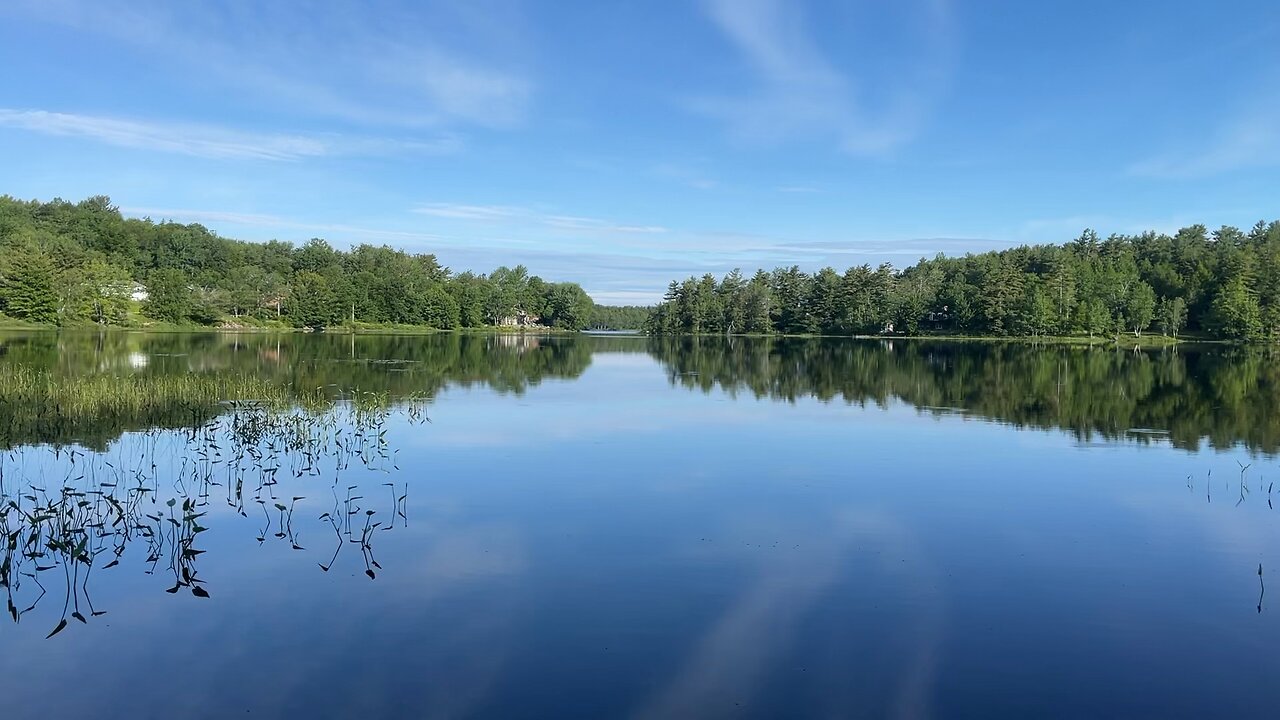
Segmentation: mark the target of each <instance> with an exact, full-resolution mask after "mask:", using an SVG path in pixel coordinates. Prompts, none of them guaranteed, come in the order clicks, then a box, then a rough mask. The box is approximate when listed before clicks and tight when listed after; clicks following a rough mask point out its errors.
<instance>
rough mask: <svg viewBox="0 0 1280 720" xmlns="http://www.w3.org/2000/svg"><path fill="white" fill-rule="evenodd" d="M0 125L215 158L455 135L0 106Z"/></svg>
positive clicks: (364, 150)
mask: <svg viewBox="0 0 1280 720" xmlns="http://www.w3.org/2000/svg"><path fill="white" fill-rule="evenodd" d="M0 127H3V128H11V129H15V130H24V131H28V132H35V133H40V134H44V135H55V136H61V137H80V138H86V139H90V140H96V141H98V142H102V143H106V144H108V145H115V146H118V147H126V148H134V149H140V150H154V151H159V152H169V153H179V154H182V155H193V156H196V157H205V158H218V159H247V160H276V161H281V160H285V161H288V160H302V159H304V158H312V157H323V156H332V155H381V154H387V153H401V152H417V153H423V154H438V153H448V152H453V151H455V150H457V149H458V147H459V141H458V140H457V139H456V138H453V137H450V136H440V137H438V138H435V139H431V140H393V139H387V138H369V137H351V136H343V135H337V134H325V135H289V134H276V133H253V132H244V131H240V130H235V129H231V128H226V127H220V126H216V125H206V124H195V123H181V122H178V123H173V122H156V121H146V120H134V119H125V118H113V117H104V116H100V115H79V114H73V113H61V112H50V111H47V110H16V109H6V108H0Z"/></svg>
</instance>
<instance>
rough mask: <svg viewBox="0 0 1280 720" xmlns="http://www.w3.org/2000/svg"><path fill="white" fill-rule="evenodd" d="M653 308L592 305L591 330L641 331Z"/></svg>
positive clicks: (645, 306)
mask: <svg viewBox="0 0 1280 720" xmlns="http://www.w3.org/2000/svg"><path fill="white" fill-rule="evenodd" d="M651 312H653V307H652V306H648V305H593V306H592V308H591V322H590V323H589V327H590V328H591V329H593V330H642V329H644V327H645V323H646V321H647V320H648V319H649V313H651Z"/></svg>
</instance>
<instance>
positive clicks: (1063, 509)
mask: <svg viewBox="0 0 1280 720" xmlns="http://www.w3.org/2000/svg"><path fill="white" fill-rule="evenodd" d="M1277 401H1280V364H1278V363H1277V356H1276V355H1275V354H1274V353H1273V352H1271V351H1268V350H1264V349H1242V348H1230V347H1226V346H1217V347H1213V346H1204V347H1196V346H1185V345H1184V346H1182V347H1180V348H1178V349H1177V350H1176V351H1175V350H1156V351H1142V352H1134V351H1117V350H1114V349H1109V348H1099V349H1086V348H1079V347H1044V346H1039V347H1037V346H1034V345H1030V344H1023V343H1014V344H999V343H966V342H944V341H937V342H925V341H900V340H893V341H852V340H837V339H828V340H799V339H797V340H790V339H787V340H767V339H746V338H734V339H720V338H683V339H649V338H643V337H625V336H609V337H585V336H583V337H568V336H565V337H556V338H548V337H534V336H515V335H497V336H494V335H489V336H485V335H425V336H392V335H386V336H384V335H362V336H350V335H305V334H293V335H279V336H277V335H254V334H246V335H235V334H143V333H124V332H119V333H105V334H94V333H83V334H68V333H63V334H55V333H29V334H21V333H9V334H4V335H0V448H2V449H3V455H2V456H0V496H2V497H0V500H2V502H3V505H4V509H3V511H0V513H2V514H0V539H4V540H7V545H6V546H5V550H4V552H3V556H2V558H0V563H3V564H2V565H0V580H2V581H3V582H4V585H5V586H4V587H3V588H0V592H3V593H4V594H6V595H7V598H8V602H7V606H8V610H9V619H8V621H6V622H5V623H4V624H3V626H0V648H2V649H0V694H2V695H3V697H4V713H5V716H6V717H20V718H25V717H77V716H79V717H95V718H96V717H128V718H152V717H154V718H168V717H231V716H249V717H276V716H293V717H334V718H349V717H376V716H395V717H431V718H455V717H456V718H473V717H479V718H579V717H580V718H611V717H621V718H673V717H675V718H678V717H703V718H715V717H726V718H772V717H821V718H844V717H900V718H927V717H964V718H995V717H1008V718H1027V717H1064V718H1086V717H1088V718H1093V717H1166V718H1167V717H1187V718H1204V717H1272V716H1275V715H1276V714H1277V713H1280V684H1277V683H1275V682H1274V678H1275V676H1276V674H1277V673H1278V672H1280V659H1278V658H1277V654H1276V651H1275V648H1276V647H1277V646H1278V643H1280V615H1278V613H1280V604H1277V603H1280V516H1278V515H1277V512H1276V510H1275V509H1274V507H1273V504H1272V502H1273V499H1274V500H1275V501H1276V502H1280V493H1273V487H1272V483H1273V480H1274V479H1275V478H1276V477H1277V476H1280V463H1277V462H1276V457H1275V455H1276V453H1277V452H1280V413H1277V412H1276V407H1277ZM1273 495H1274V497H1273ZM1273 577H1274V578H1275V580H1274V582H1275V586H1274V589H1273V590H1271V591H1270V592H1271V593H1275V594H1274V595H1272V594H1270V593H1269V592H1268V591H1267V585H1269V584H1270V583H1271V582H1273V581H1272V578H1273Z"/></svg>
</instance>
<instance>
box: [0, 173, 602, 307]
mask: <svg viewBox="0 0 1280 720" xmlns="http://www.w3.org/2000/svg"><path fill="white" fill-rule="evenodd" d="M144 295H145V299H143V298H144ZM135 308H136V309H137V310H140V312H141V317H137V313H136V312H135ZM592 312H593V303H592V301H591V298H590V297H588V296H587V294H586V292H584V291H583V289H582V288H581V287H579V286H578V285H577V284H575V283H568V282H565V283H550V282H545V281H543V280H542V279H541V278H539V277H537V276H531V275H530V274H529V272H528V271H527V270H526V269H525V268H524V267H523V266H517V267H515V268H507V267H501V268H498V269H497V270H494V271H493V272H491V273H489V274H488V275H478V274H474V273H471V272H461V273H453V272H451V271H450V270H449V269H448V268H445V267H442V266H441V265H440V264H439V263H438V262H437V261H436V258H435V256H433V255H426V254H418V255H415V254H409V253H405V252H403V251H400V250H395V249H393V248H390V247H386V246H381V247H375V246H372V245H360V246H358V247H355V248H353V249H351V250H349V251H342V250H337V249H334V248H333V247H331V246H330V245H329V244H328V243H326V242H325V241H323V240H320V239H312V240H310V241H308V242H307V243H305V244H303V245H301V246H294V245H293V244H291V243H288V242H279V241H271V242H266V243H251V242H243V241H238V240H230V239H227V238H223V237H220V236H218V235H216V234H215V233H212V232H210V231H209V230H208V229H206V228H205V227H203V226H201V225H198V224H192V225H182V224H178V223H171V222H159V223H157V222H153V221H151V220H149V219H147V220H137V219H126V218H124V217H122V216H121V214H120V212H119V210H118V209H117V208H115V207H114V206H113V205H112V204H111V201H110V199H109V198H107V197H102V196H99V197H92V198H89V199H87V200H84V201H82V202H79V203H71V202H66V201H62V200H54V201H52V202H47V203H46V202H38V201H30V202H24V201H21V200H16V199H14V198H11V197H8V196H0V314H3V315H5V316H7V317H9V318H14V319H18V320H23V321H28V322H32V323H38V324H57V325H75V324H89V323H97V324H102V325H131V324H142V323H147V322H154V321H159V322H165V323H174V324H192V323H194V324H200V325H217V324H223V325H226V324H232V325H254V324H266V325H276V324H278V325H287V326H293V327H326V326H332V325H337V324H340V323H349V324H357V323H371V324H402V325H421V326H429V327H433V328H440V329H452V328H470V327H484V326H493V325H535V326H541V327H554V328H563V329H567V330H579V329H582V328H585V327H588V326H589V325H590V324H591V322H592Z"/></svg>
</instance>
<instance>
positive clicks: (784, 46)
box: [693, 0, 950, 154]
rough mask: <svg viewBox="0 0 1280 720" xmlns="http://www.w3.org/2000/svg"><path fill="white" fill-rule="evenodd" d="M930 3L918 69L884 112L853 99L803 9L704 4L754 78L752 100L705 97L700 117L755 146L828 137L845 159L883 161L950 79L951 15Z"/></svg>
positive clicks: (749, 1) (713, 0)
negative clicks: (851, 156)
mask: <svg viewBox="0 0 1280 720" xmlns="http://www.w3.org/2000/svg"><path fill="white" fill-rule="evenodd" d="M921 1H922V2H924V3H925V8H924V10H925V12H924V13H922V17H924V21H923V26H922V27H920V28H919V36H920V38H921V39H920V46H919V48H916V50H917V51H916V52H915V53H914V55H913V62H914V63H915V65H914V66H913V67H911V68H909V69H908V71H903V72H901V73H900V80H899V82H898V84H897V86H896V87H895V88H894V90H893V92H892V93H891V94H890V95H889V96H888V98H887V99H886V100H885V101H883V102H882V103H880V106H879V107H872V103H871V102H870V101H869V100H868V98H867V97H866V96H865V94H864V95H862V96H860V95H859V94H858V93H856V92H855V82H854V80H853V78H852V77H851V76H850V74H849V73H847V72H846V71H844V70H842V69H840V68H838V67H837V66H836V65H835V64H834V63H832V62H831V60H829V59H828V57H827V56H826V55H825V54H824V53H823V52H821V50H820V49H819V47H818V45H817V43H816V42H814V40H813V38H812V35H811V33H810V30H809V27H808V24H807V20H806V18H805V17H804V13H803V8H802V7H801V6H800V4H799V3H796V2H787V1H786V0H703V5H704V7H705V8H706V11H707V14H708V16H709V17H710V18H711V20H712V21H713V23H714V24H715V25H716V27H717V28H719V30H720V31H721V32H722V33H723V34H724V35H725V36H726V37H727V38H728V39H729V40H730V42H731V43H732V44H733V45H734V46H735V47H736V48H737V49H738V50H739V51H740V52H741V53H742V55H743V56H744V58H745V59H746V61H747V62H748V64H749V65H750V66H751V67H752V69H753V70H754V73H755V80H756V85H757V87H756V90H755V91H754V92H753V93H752V94H751V95H749V96H747V97H736V98H732V97H731V98H725V97H710V98H702V99H699V100H697V101H695V102H694V103H693V106H694V108H695V109H696V110H699V111H701V112H703V113H705V114H708V115H711V116H714V117H718V118H720V119H722V120H724V121H725V122H726V123H727V124H728V125H729V128H730V130H731V132H732V134H733V135H734V136H736V137H738V138H740V139H743V140H749V141H779V140H783V139H787V138H790V137H794V136H808V137H814V136H818V137H830V138H832V139H834V140H835V142H836V143H837V144H838V145H839V146H840V148H841V149H843V150H845V151H846V152H850V153H855V154H880V153H885V152H887V151H890V150H892V149H894V148H896V147H898V146H899V145H901V144H903V143H905V142H906V141H908V140H910V139H911V138H912V137H913V136H914V135H915V133H916V132H917V131H918V129H919V127H920V126H921V125H922V123H923V121H924V116H925V114H926V111H927V109H928V107H929V106H930V105H931V104H932V102H933V101H934V98H935V96H936V95H937V94H938V92H939V89H940V86H941V81H942V79H943V77H944V76H945V75H946V67H947V55H948V52H947V47H948V45H949V43H948V35H949V34H950V29H949V28H950V19H949V8H948V3H947V2H946V0H921Z"/></svg>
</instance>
